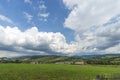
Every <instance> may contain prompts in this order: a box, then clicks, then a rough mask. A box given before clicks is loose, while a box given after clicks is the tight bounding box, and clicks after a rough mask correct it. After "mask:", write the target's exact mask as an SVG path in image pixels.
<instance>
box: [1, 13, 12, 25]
mask: <svg viewBox="0 0 120 80" xmlns="http://www.w3.org/2000/svg"><path fill="white" fill-rule="evenodd" d="M0 20H2V21H5V22H8V23H12V20H11V19H9V18H8V17H6V16H4V15H1V14H0Z"/></svg>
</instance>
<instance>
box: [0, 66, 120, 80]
mask: <svg viewBox="0 0 120 80" xmlns="http://www.w3.org/2000/svg"><path fill="white" fill-rule="evenodd" d="M119 71H120V67H116V66H115V67H114V66H90V65H81V66H80V65H56V64H36V65H35V64H0V80H93V79H95V77H96V75H101V74H102V75H108V76H109V75H110V74H116V73H119Z"/></svg>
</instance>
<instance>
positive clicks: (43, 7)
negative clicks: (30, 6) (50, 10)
mask: <svg viewBox="0 0 120 80" xmlns="http://www.w3.org/2000/svg"><path fill="white" fill-rule="evenodd" d="M39 9H40V10H46V9H47V7H46V6H45V5H44V4H42V5H39Z"/></svg>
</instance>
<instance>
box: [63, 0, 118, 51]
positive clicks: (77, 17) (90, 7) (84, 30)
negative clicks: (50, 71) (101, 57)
mask: <svg viewBox="0 0 120 80" xmlns="http://www.w3.org/2000/svg"><path fill="white" fill-rule="evenodd" d="M63 3H64V4H65V6H66V7H67V8H68V9H69V10H70V13H69V15H68V17H67V18H66V19H65V22H64V25H65V27H67V28H69V29H72V30H74V31H75V39H76V43H77V44H79V47H77V48H78V49H77V50H78V52H88V53H91V52H98V53H101V52H103V53H109V52H114V53H117V52H118V50H119V44H120V38H119V35H120V26H119V25H120V21H119V15H120V10H119V8H118V7H120V0H100V1H99V0H89V1H88V0H63ZM105 24H107V25H105Z"/></svg>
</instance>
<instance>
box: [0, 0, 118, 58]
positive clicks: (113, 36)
mask: <svg viewBox="0 0 120 80" xmlns="http://www.w3.org/2000/svg"><path fill="white" fill-rule="evenodd" d="M119 7H120V0H0V57H3V56H6V57H12V56H24V55H68V56H72V55H84V54H85V55H86V54H116V53H120V9H119Z"/></svg>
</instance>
